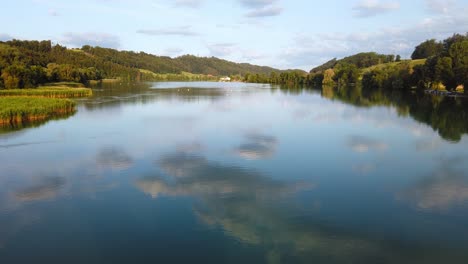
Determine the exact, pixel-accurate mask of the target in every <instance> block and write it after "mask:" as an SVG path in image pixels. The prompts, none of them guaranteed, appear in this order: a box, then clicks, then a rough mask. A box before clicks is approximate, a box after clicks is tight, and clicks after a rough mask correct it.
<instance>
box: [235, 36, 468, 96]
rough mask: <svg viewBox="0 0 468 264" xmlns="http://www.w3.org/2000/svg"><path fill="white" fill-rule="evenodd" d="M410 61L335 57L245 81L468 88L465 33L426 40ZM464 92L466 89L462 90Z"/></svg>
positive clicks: (248, 77)
mask: <svg viewBox="0 0 468 264" xmlns="http://www.w3.org/2000/svg"><path fill="white" fill-rule="evenodd" d="M411 57H412V60H401V56H400V55H385V54H378V53H375V52H367V53H359V54H356V55H353V56H349V57H346V58H343V59H341V60H337V59H336V58H334V59H332V60H330V61H328V62H326V63H324V64H323V65H320V66H318V67H315V68H313V69H312V70H311V71H310V72H309V73H308V74H307V73H305V72H300V71H289V72H283V73H280V74H278V73H271V74H270V75H266V74H247V75H245V77H244V81H247V82H265V83H275V84H276V83H278V84H288V85H310V86H322V85H330V86H349V85H355V84H357V83H359V84H362V85H364V86H366V87H371V88H374V89H410V88H415V87H417V88H420V89H439V88H445V89H447V90H449V91H454V90H456V89H457V88H460V87H467V85H468V33H466V34H465V35H461V34H454V35H453V36H451V37H449V38H447V39H445V40H443V41H439V42H437V41H436V40H434V39H432V40H427V41H425V42H423V43H421V44H420V45H418V46H417V47H415V50H414V52H413V54H412V56H411ZM464 91H465V93H467V92H468V89H464Z"/></svg>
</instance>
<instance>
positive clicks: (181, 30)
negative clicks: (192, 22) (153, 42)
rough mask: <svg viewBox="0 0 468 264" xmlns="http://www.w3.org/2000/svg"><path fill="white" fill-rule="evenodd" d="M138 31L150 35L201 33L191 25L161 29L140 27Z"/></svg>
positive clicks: (192, 34)
mask: <svg viewBox="0 0 468 264" xmlns="http://www.w3.org/2000/svg"><path fill="white" fill-rule="evenodd" d="M137 33H139V34H144V35H150V36H185V37H190V36H198V35H199V34H198V33H196V32H194V31H192V29H191V27H190V26H182V27H173V28H160V29H140V30H137Z"/></svg>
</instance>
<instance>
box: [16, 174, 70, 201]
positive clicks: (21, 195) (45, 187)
mask: <svg viewBox="0 0 468 264" xmlns="http://www.w3.org/2000/svg"><path fill="white" fill-rule="evenodd" d="M65 184H66V180H65V178H63V177H44V178H41V179H40V181H39V182H38V183H36V184H35V185H33V186H30V187H27V188H24V189H22V190H19V191H17V192H16V193H15V197H16V198H17V199H18V200H19V201H21V202H29V201H38V200H48V199H53V198H55V197H56V196H58V195H59V193H60V190H61V189H62V188H63V187H64V186H65Z"/></svg>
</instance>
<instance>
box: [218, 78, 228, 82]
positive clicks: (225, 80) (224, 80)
mask: <svg viewBox="0 0 468 264" xmlns="http://www.w3.org/2000/svg"><path fill="white" fill-rule="evenodd" d="M219 81H220V82H230V81H231V78H230V77H222V78H220V79H219Z"/></svg>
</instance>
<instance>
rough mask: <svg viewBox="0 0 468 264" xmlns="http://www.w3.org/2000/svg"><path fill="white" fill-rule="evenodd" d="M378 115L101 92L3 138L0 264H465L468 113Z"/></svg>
mask: <svg viewBox="0 0 468 264" xmlns="http://www.w3.org/2000/svg"><path fill="white" fill-rule="evenodd" d="M356 89H357V88H356ZM359 93H361V92H359ZM359 93H358V94H357V95H360V94H359ZM374 97H375V96H374ZM394 97H395V96H394ZM379 100H380V101H381V102H382V103H380V104H374V103H372V102H369V101H366V100H364V99H363V98H362V97H359V96H357V97H356V94H343V93H341V94H340V93H339V91H334V90H326V89H324V90H323V91H320V90H294V91H289V92H284V91H282V90H280V89H277V88H275V87H273V88H272V87H270V86H269V85H255V84H238V83H227V84H221V83H151V84H130V85H120V84H116V85H113V87H106V88H102V89H97V90H96V91H95V95H94V97H92V98H89V99H83V100H80V101H79V103H78V105H79V106H78V112H77V113H76V114H75V115H74V116H72V117H70V118H68V119H66V120H54V121H50V122H48V123H46V124H43V125H41V126H39V127H35V128H27V129H23V130H20V131H13V132H9V133H2V134H0V263H6V264H7V263H49V264H50V263H87V264H94V263H96V264H97V263H468V162H466V159H467V157H468V137H467V136H465V135H464V133H466V130H463V129H464V128H466V126H467V124H468V117H467V115H466V114H465V113H466V112H460V111H459V110H457V112H456V113H455V114H453V113H452V114H447V113H446V112H443V113H438V114H437V115H436V114H435V113H434V112H428V111H426V110H424V108H423V109H413V108H411V107H410V106H405V104H404V102H403V103H401V102H402V101H404V100H403V99H401V98H400V97H398V98H393V99H379ZM405 100H407V99H405ZM422 100H426V101H427V104H425V103H424V102H425V101H422V102H421V101H420V102H419V103H420V104H421V105H438V106H440V107H439V109H443V106H444V104H446V102H444V101H443V100H442V101H441V100H440V99H437V98H428V99H427V98H426V99H422ZM395 102H400V103H401V104H399V106H398V107H397V106H396V105H397V104H396V103H395ZM379 105H380V106H379ZM392 105H393V106H392ZM453 105H454V104H450V106H449V107H452V106H453ZM456 105H457V107H461V106H464V105H466V103H465V102H458V103H457V104H456ZM460 105H461V106H460ZM445 108H447V107H445ZM441 111H442V110H441ZM444 111H445V110H444ZM447 111H448V110H447ZM443 118H445V119H443ZM416 120H419V121H416ZM451 122H452V123H451ZM452 124H453V127H452ZM434 128H435V130H434ZM457 129H458V130H457ZM436 130H438V131H436ZM460 131H461V132H460Z"/></svg>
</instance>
